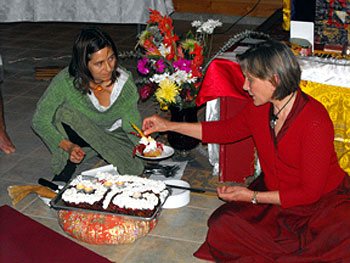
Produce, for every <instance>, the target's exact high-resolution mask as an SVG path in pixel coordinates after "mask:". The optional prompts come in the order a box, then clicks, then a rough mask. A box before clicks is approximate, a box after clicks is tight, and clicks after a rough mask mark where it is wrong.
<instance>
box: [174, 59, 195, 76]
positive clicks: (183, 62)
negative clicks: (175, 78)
mask: <svg viewBox="0 0 350 263" xmlns="http://www.w3.org/2000/svg"><path fill="white" fill-rule="evenodd" d="M173 67H174V68H176V69H179V70H184V71H186V72H187V73H188V72H190V71H191V61H190V60H187V59H179V60H178V61H175V62H173Z"/></svg>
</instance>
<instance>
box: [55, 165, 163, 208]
mask: <svg viewBox="0 0 350 263" xmlns="http://www.w3.org/2000/svg"><path fill="white" fill-rule="evenodd" d="M90 189H93V190H92V191H90ZM157 195H159V197H157ZM167 195H168V190H167V189H166V185H165V183H164V182H162V181H158V180H151V179H146V178H141V177H138V176H134V175H113V174H110V173H105V172H98V173H97V174H96V176H95V177H91V176H90V177H84V176H82V175H79V176H77V177H76V178H75V179H74V180H72V182H71V183H70V185H69V186H68V188H67V190H65V192H64V193H63V195H62V200H63V201H65V202H69V203H74V204H81V203H88V204H89V205H93V204H94V203H95V202H98V201H101V200H102V199H103V204H102V208H103V209H104V210H106V209H107V208H108V206H109V205H110V203H111V202H113V204H114V205H116V206H118V207H120V208H125V209H139V210H148V209H149V210H153V209H154V208H155V207H156V206H157V205H158V204H159V203H163V202H164V200H165V198H166V196H167Z"/></svg>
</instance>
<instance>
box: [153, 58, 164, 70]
mask: <svg viewBox="0 0 350 263" xmlns="http://www.w3.org/2000/svg"><path fill="white" fill-rule="evenodd" d="M154 66H155V67H156V71H157V72H159V73H162V72H164V69H165V64H164V60H163V59H160V60H158V61H157V62H156V63H155V64H154Z"/></svg>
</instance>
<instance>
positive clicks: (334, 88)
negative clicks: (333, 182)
mask: <svg viewBox="0 0 350 263" xmlns="http://www.w3.org/2000/svg"><path fill="white" fill-rule="evenodd" d="M302 60H303V61H302V62H301V67H302V72H303V74H302V81H301V83H300V87H301V89H302V90H303V91H304V92H305V93H307V94H309V95H310V96H312V97H313V98H315V99H317V100H318V101H320V102H321V103H322V104H323V105H324V106H325V107H326V109H327V111H328V112H329V115H330V118H331V120H332V121H333V124H334V146H335V150H336V152H337V155H338V160H339V163H340V166H341V167H342V168H343V169H344V170H345V171H346V172H347V173H348V174H349V175H350V87H349V85H350V83H349V81H348V78H349V75H350V74H349V71H350V64H348V63H347V62H344V63H335V61H334V60H333V61H331V62H330V63H327V61H325V60H318V61H312V62H306V63H303V62H305V60H306V58H302Z"/></svg>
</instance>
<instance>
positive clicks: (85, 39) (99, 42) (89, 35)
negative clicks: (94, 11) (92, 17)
mask: <svg viewBox="0 0 350 263" xmlns="http://www.w3.org/2000/svg"><path fill="white" fill-rule="evenodd" d="M105 47H110V48H112V50H113V52H114V55H115V57H116V60H117V61H116V63H115V66H114V70H113V72H112V79H111V80H112V83H114V82H115V81H116V79H117V78H118V77H119V73H118V72H117V71H116V69H117V68H118V52H117V48H116V46H115V44H114V42H113V40H112V38H111V37H110V36H109V35H108V34H107V33H105V32H103V31H101V30H99V29H97V28H94V27H90V28H86V29H82V30H81V31H80V32H79V34H78V36H77V37H76V40H75V42H74V45H73V53H72V59H71V61H70V64H69V74H70V75H71V76H72V77H73V78H74V86H75V88H76V89H78V90H80V91H81V92H82V93H83V94H86V93H88V92H89V90H90V86H89V82H90V81H92V82H94V78H93V77H92V75H91V73H90V70H89V68H88V63H89V61H90V60H91V55H92V54H93V53H95V52H97V51H99V50H101V49H103V48H105Z"/></svg>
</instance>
